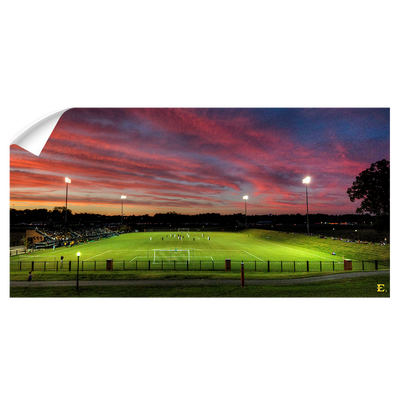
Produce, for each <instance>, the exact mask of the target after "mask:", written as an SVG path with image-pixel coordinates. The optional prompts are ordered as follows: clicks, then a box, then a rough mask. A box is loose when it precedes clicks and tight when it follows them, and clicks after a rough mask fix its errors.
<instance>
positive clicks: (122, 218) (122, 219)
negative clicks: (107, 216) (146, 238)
mask: <svg viewBox="0 0 400 400" xmlns="http://www.w3.org/2000/svg"><path fill="white" fill-rule="evenodd" d="M124 199H126V196H124V195H122V196H121V226H122V225H123V224H124Z"/></svg>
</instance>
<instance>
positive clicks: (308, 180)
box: [303, 176, 311, 183]
mask: <svg viewBox="0 0 400 400" xmlns="http://www.w3.org/2000/svg"><path fill="white" fill-rule="evenodd" d="M310 181H311V178H310V177H309V176H307V178H304V179H303V183H310Z"/></svg>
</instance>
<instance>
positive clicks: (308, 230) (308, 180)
mask: <svg viewBox="0 0 400 400" xmlns="http://www.w3.org/2000/svg"><path fill="white" fill-rule="evenodd" d="M310 182H311V178H310V177H309V176H307V177H306V178H304V179H303V183H304V184H305V185H306V203H307V233H308V234H309V233H310V223H309V221H308V190H307V186H308V184H309V183H310Z"/></svg>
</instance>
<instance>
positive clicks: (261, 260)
mask: <svg viewBox="0 0 400 400" xmlns="http://www.w3.org/2000/svg"><path fill="white" fill-rule="evenodd" d="M243 251H244V252H245V253H247V254H249V255H251V256H252V257H254V258H258V257H256V256H255V255H254V254H251V253H249V252H248V251H246V250H243ZM258 259H259V260H260V261H264V260H261V258H258Z"/></svg>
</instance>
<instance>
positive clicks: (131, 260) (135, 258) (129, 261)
mask: <svg viewBox="0 0 400 400" xmlns="http://www.w3.org/2000/svg"><path fill="white" fill-rule="evenodd" d="M136 258H137V257H135V258H132V260H131V261H129V262H132V261H133V260H134V259H136Z"/></svg>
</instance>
